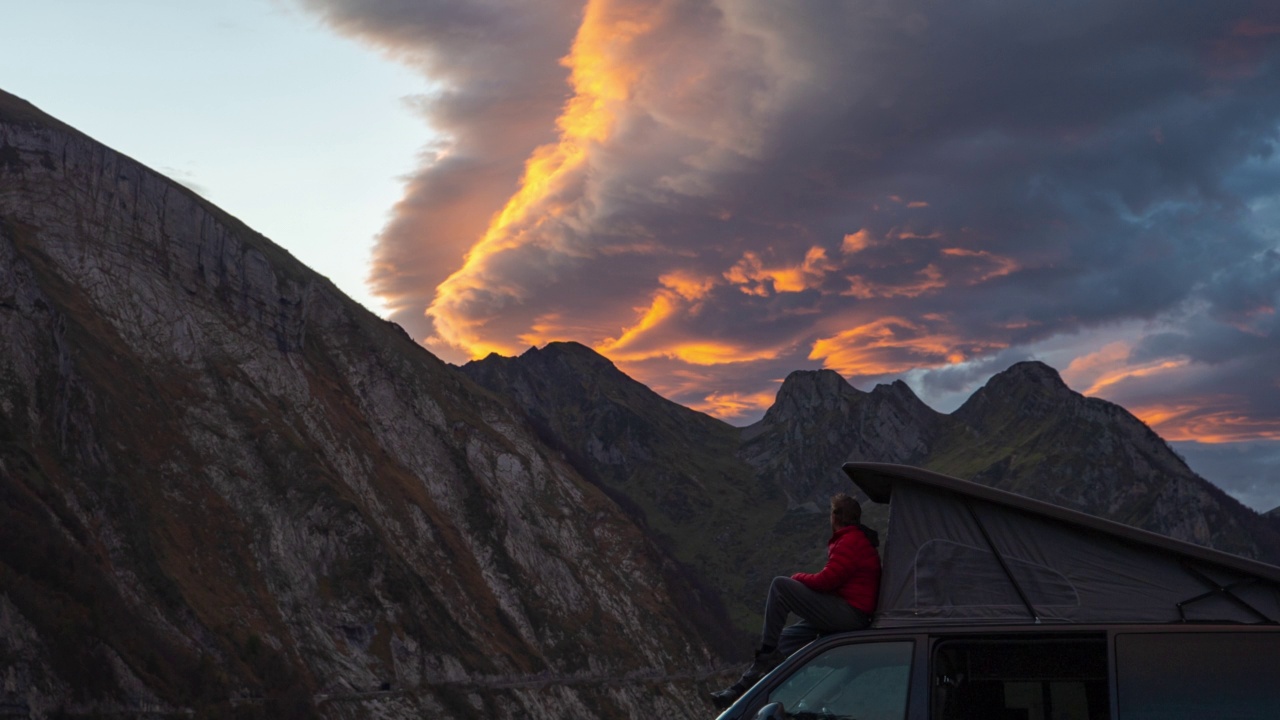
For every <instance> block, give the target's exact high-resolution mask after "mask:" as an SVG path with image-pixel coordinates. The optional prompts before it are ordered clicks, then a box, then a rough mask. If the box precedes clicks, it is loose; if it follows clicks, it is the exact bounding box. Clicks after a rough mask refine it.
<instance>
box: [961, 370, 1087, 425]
mask: <svg viewBox="0 0 1280 720" xmlns="http://www.w3.org/2000/svg"><path fill="white" fill-rule="evenodd" d="M1085 400H1087V398H1085V397H1084V396H1083V395H1081V394H1080V393H1078V392H1076V391H1074V390H1072V389H1071V388H1069V387H1067V384H1066V383H1065V382H1063V380H1062V376H1061V375H1059V374H1058V371H1057V370H1055V369H1053V368H1052V367H1050V366H1048V365H1046V364H1044V363H1042V362H1040V361H1038V360H1032V361H1026V362H1020V363H1017V364H1015V365H1013V366H1011V367H1010V368H1009V369H1008V370H1005V371H1004V372H1000V373H996V374H995V375H993V376H992V377H991V379H990V380H988V381H987V384H986V385H984V386H983V387H981V388H979V389H978V391H977V392H975V393H974V394H973V395H971V396H969V399H968V400H966V401H965V402H964V404H963V405H961V406H960V408H959V409H957V410H956V411H955V412H954V413H952V417H954V418H955V419H957V420H960V421H961V422H964V423H966V424H968V425H970V426H972V427H974V428H976V429H983V428H988V429H989V428H991V427H993V426H994V425H995V424H1004V423H1006V422H1008V421H1009V420H1010V418H1011V417H1012V416H1017V417H1018V418H1020V420H1019V421H1020V422H1025V421H1026V420H1027V419H1028V418H1037V417H1045V416H1049V415H1053V414H1055V413H1057V412H1058V411H1059V410H1060V409H1061V408H1062V407H1063V403H1067V404H1071V403H1075V402H1083V401H1085ZM1098 402H1102V401H1098Z"/></svg>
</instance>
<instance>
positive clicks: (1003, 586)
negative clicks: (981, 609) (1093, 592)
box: [915, 539, 1080, 607]
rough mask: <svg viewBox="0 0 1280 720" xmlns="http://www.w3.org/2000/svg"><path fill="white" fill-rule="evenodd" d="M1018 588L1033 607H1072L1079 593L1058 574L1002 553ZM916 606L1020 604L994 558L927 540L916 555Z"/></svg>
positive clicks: (976, 549) (946, 542)
mask: <svg viewBox="0 0 1280 720" xmlns="http://www.w3.org/2000/svg"><path fill="white" fill-rule="evenodd" d="M1004 560H1005V564H1006V565H1007V566H1008V567H1009V572H1010V573H1012V575H1013V577H1014V579H1015V580H1016V581H1017V582H1018V586H1019V587H1021V588H1022V591H1023V592H1025V593H1026V594H1027V599H1028V600H1030V601H1031V604H1032V605H1033V606H1035V607H1050V606H1054V607H1061V606H1070V607H1075V606H1078V605H1079V604H1080V597H1079V595H1078V594H1077V593H1076V589H1075V586H1074V585H1072V584H1071V581H1070V580H1068V579H1067V578H1066V577H1065V576H1064V575H1063V574H1062V573H1060V572H1058V571H1056V570H1054V569H1053V568H1050V567H1048V566H1045V565H1040V564H1038V563H1033V562H1028V561H1026V560H1020V559H1018V558H1014V557H1005V558H1004ZM915 575H916V578H915V579H916V604H917V606H918V607H966V606H968V607H973V606H986V607H991V606H1004V605H1014V606H1018V607H1022V600H1021V599H1020V598H1019V597H1018V593H1017V590H1015V589H1014V587H1013V585H1012V584H1010V582H1009V578H1008V576H1006V575H1005V574H1004V570H1003V569H1001V567H1000V563H999V562H998V561H997V560H996V556H995V554H994V553H992V552H991V551H990V550H988V549H986V548H980V547H974V546H972V545H964V544H961V543H957V542H953V541H951V540H939V539H935V540H930V541H928V542H926V543H924V544H923V545H921V546H920V549H919V551H918V552H917V553H916V558H915Z"/></svg>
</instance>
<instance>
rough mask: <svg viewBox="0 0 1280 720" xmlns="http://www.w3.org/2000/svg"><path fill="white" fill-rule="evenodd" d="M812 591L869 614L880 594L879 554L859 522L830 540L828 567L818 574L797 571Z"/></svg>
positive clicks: (794, 577)
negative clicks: (838, 598) (832, 596)
mask: <svg viewBox="0 0 1280 720" xmlns="http://www.w3.org/2000/svg"><path fill="white" fill-rule="evenodd" d="M791 579H792V580H798V581H799V582H800V583H801V584H803V585H804V586H805V587H807V588H809V589H810V590H817V591H818V592H823V593H831V594H832V595H839V596H840V597H842V598H844V601H845V602H847V603H849V604H850V605H852V606H854V607H855V608H857V609H859V610H861V611H862V612H864V613H866V614H868V615H870V614H871V613H874V612H875V611H876V600H877V598H879V597H880V555H879V554H878V553H876V549H875V547H873V546H872V545H871V542H870V541H869V540H867V536H866V535H864V534H863V533H862V530H860V529H858V527H857V526H856V525H849V526H846V527H842V528H840V529H839V530H836V531H835V533H834V534H832V536H831V539H830V540H828V541H827V566H826V567H824V568H822V571H821V572H819V573H816V574H814V573H796V574H795V575H792V576H791Z"/></svg>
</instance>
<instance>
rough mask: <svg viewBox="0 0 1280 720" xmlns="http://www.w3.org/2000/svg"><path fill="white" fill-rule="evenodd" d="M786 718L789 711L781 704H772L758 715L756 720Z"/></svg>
mask: <svg viewBox="0 0 1280 720" xmlns="http://www.w3.org/2000/svg"><path fill="white" fill-rule="evenodd" d="M786 718H787V711H786V709H785V708H783V707H782V703H780V702H771V703H769V704H768V705H765V706H764V707H762V708H760V712H758V713H756V720H786Z"/></svg>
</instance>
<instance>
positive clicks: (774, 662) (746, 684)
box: [711, 650, 786, 710]
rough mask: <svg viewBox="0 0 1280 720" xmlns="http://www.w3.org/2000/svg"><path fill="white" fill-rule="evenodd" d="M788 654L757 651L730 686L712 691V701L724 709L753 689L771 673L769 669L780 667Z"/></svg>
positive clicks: (774, 651)
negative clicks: (744, 669)
mask: <svg viewBox="0 0 1280 720" xmlns="http://www.w3.org/2000/svg"><path fill="white" fill-rule="evenodd" d="M785 659H786V656H785V655H783V654H782V653H780V652H778V651H777V650H773V651H770V652H767V653H765V652H756V659H755V660H754V661H752V663H751V667H749V668H747V671H746V672H744V673H742V677H740V678H738V681H737V682H735V683H734V684H732V685H730V686H729V687H727V688H725V689H723V690H718V691H716V692H713V693H711V702H712V704H714V705H715V706H716V709H718V710H724V709H725V708H727V707H729V706H730V705H732V704H733V701H734V700H737V699H738V698H740V697H742V693H744V692H746V691H748V690H750V689H751V686H753V685H755V684H756V683H757V682H759V681H760V678H762V677H764V676H765V675H768V674H769V671H770V670H772V669H774V668H776V667H778V665H779V664H781V663H782V661H783V660H785Z"/></svg>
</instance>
